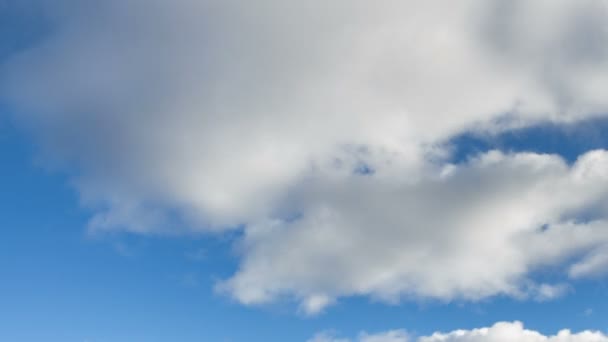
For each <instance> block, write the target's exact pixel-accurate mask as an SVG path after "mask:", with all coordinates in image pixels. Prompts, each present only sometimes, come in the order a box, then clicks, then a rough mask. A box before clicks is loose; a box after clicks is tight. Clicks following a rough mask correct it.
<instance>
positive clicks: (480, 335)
mask: <svg viewBox="0 0 608 342" xmlns="http://www.w3.org/2000/svg"><path fill="white" fill-rule="evenodd" d="M418 341H419V342H477V341H479V342H481V341H484V342H507V341H521V342H537V341H538V342H541V341H542V342H603V341H608V336H606V335H604V334H602V333H601V332H598V331H583V332H580V333H572V332H571V331H570V330H561V331H560V332H558V333H557V335H553V336H545V335H543V334H541V333H539V332H537V331H533V330H527V329H524V326H523V324H521V323H520V322H513V323H508V322H501V323H496V324H495V325H493V326H492V327H490V328H482V329H473V330H456V331H453V332H450V333H447V334H443V333H435V334H433V335H432V336H428V337H421V338H420V339H419V340H418Z"/></svg>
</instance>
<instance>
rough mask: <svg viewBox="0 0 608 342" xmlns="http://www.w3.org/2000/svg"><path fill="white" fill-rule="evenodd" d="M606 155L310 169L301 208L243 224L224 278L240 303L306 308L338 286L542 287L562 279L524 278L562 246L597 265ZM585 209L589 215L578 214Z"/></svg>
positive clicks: (347, 289) (494, 156)
mask: <svg viewBox="0 0 608 342" xmlns="http://www.w3.org/2000/svg"><path fill="white" fill-rule="evenodd" d="M606 167H608V152H606V151H593V152H589V153H587V154H585V155H583V156H581V157H580V158H579V159H578V160H577V161H576V163H574V164H573V165H572V166H568V165H566V164H565V163H564V161H563V160H562V159H561V158H559V157H556V156H551V155H538V154H532V153H520V154H512V155H505V154H503V153H500V152H497V151H492V152H488V153H486V154H483V155H481V156H479V157H477V158H475V159H472V160H470V161H469V162H467V163H465V164H460V165H451V164H450V165H444V166H443V167H442V168H439V169H437V170H427V172H425V173H424V174H423V175H420V176H419V178H418V179H415V180H412V179H407V180H403V179H401V178H399V177H398V176H397V177H396V176H395V174H396V173H397V172H394V173H393V172H391V171H392V170H390V167H388V166H386V167H383V168H381V169H380V170H379V171H377V173H376V174H374V175H373V177H369V176H363V175H362V176H359V177H352V176H350V175H345V174H343V173H340V172H339V171H335V170H333V169H330V170H326V171H322V170H319V171H318V173H319V174H318V175H314V176H311V177H310V178H309V179H307V180H306V181H305V182H303V185H302V186H301V188H299V189H297V190H296V189H294V190H293V191H292V193H291V199H292V200H294V201H298V204H297V205H296V207H298V208H301V209H303V212H304V213H305V214H304V215H303V216H302V217H300V218H298V219H295V220H291V221H282V220H274V221H270V222H267V223H260V224H258V225H255V226H252V227H250V228H249V229H247V230H246V232H245V233H246V234H245V237H244V241H243V245H242V246H241V247H242V251H243V255H244V256H243V262H242V263H241V269H240V270H239V272H237V274H236V275H235V276H234V277H233V278H232V279H230V280H229V281H228V282H227V283H225V284H223V288H226V289H228V290H229V291H231V292H232V293H233V294H234V295H235V296H236V297H237V298H238V299H239V300H240V301H242V302H244V303H264V302H266V301H270V300H272V299H274V298H277V297H280V296H281V295H284V294H295V295H296V296H297V297H298V298H299V299H300V300H301V303H302V309H303V310H304V311H305V312H309V313H315V312H317V311H319V310H321V309H322V308H323V307H324V306H325V305H327V304H329V303H331V302H332V301H333V300H334V299H335V298H336V297H339V296H344V295H372V296H373V297H376V298H377V299H380V300H385V301H389V302H398V301H399V299H401V298H402V297H406V298H407V297H413V298H420V297H427V298H428V297H430V298H439V299H444V300H450V299H453V298H463V299H469V300H477V299H481V298H484V297H487V296H492V295H496V294H506V295H510V296H514V297H534V298H536V299H539V300H545V299H551V298H553V297H555V296H559V295H560V294H562V293H563V292H564V291H565V290H567V288H565V287H564V286H563V285H561V286H560V285H549V284H533V283H531V282H530V281H529V279H526V278H527V275H528V274H529V273H531V272H533V271H535V270H538V269H540V268H541V267H543V266H553V267H555V266H560V265H561V264H562V263H563V262H565V261H566V260H570V259H572V258H575V260H580V261H579V262H577V263H575V264H574V265H573V266H571V268H570V274H571V275H579V274H581V272H583V270H588V271H589V272H591V273H593V272H594V270H595V271H597V268H594V265H596V264H597V261H596V260H597V258H598V255H601V254H598V253H602V251H603V250H604V248H605V246H606V243H607V242H608V221H605V220H604V219H603V218H604V217H606V213H608V212H607V211H606V209H607V208H605V205H604V204H603V203H606V199H608V175H607V174H606V173H605V170H606ZM324 172H327V173H329V174H324ZM602 205H603V206H604V207H602ZM591 207H594V208H595V211H594V212H593V213H592V212H590V211H589V208H591ZM583 214H586V215H592V214H593V215H595V216H589V219H590V221H588V222H580V221H577V219H578V218H579V217H581V216H582V215H583ZM589 251H591V253H590V254H587V253H589ZM587 255H588V257H586V256H587ZM580 258H582V259H580ZM599 266H601V264H600V265H599ZM588 268H589V269H588Z"/></svg>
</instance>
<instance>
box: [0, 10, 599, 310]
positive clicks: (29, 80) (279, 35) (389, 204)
mask: <svg viewBox="0 0 608 342" xmlns="http://www.w3.org/2000/svg"><path fill="white" fill-rule="evenodd" d="M32 7H35V8H36V11H35V12H36V15H40V13H43V15H44V16H46V18H47V19H48V22H49V27H51V28H52V29H50V30H49V33H48V35H47V36H46V37H44V39H41V41H39V42H37V43H32V44H31V46H30V47H29V48H28V49H25V50H23V51H21V52H19V53H15V54H14V55H13V56H11V57H10V58H9V59H7V60H6V61H4V62H3V64H2V68H1V70H0V73H1V74H0V80H1V81H0V96H1V97H2V100H3V101H5V102H6V103H8V104H10V106H11V107H12V108H14V109H15V112H16V118H17V120H18V121H20V122H22V124H23V125H24V127H27V128H28V129H29V130H30V131H31V134H32V135H33V136H34V137H36V139H38V141H39V142H40V146H42V148H43V150H44V156H45V158H46V159H47V161H48V163H50V164H52V165H57V166H58V167H60V168H62V169H63V170H67V172H69V173H70V174H71V175H73V181H74V184H75V185H76V186H77V188H78V189H79V191H80V192H81V195H82V201H83V203H84V205H86V206H89V207H91V208H93V209H95V211H96V214H95V216H94V217H93V219H92V220H91V223H90V229H91V230H93V231H107V230H129V231H134V232H141V233H158V232H176V231H178V232H179V231H181V232H183V231H209V230H215V231H221V230H226V229H234V228H235V227H242V226H245V227H246V228H244V230H245V231H244V235H245V237H244V239H243V241H241V243H240V245H241V246H240V250H241V252H242V253H243V254H242V258H243V262H242V264H241V267H240V269H239V270H238V272H237V273H236V274H235V275H234V277H232V278H231V279H229V280H227V281H226V282H225V283H223V284H222V285H221V286H220V288H221V289H223V290H225V291H227V292H228V293H230V294H232V295H233V296H234V297H235V298H237V299H238V300H239V301H241V302H243V303H264V302H268V301H271V300H273V299H275V298H277V297H279V296H282V295H285V294H287V295H293V296H295V297H296V298H298V299H299V300H301V303H302V308H303V310H305V311H306V312H317V311H319V310H322V308H323V307H325V306H326V305H328V304H330V303H332V302H333V301H334V300H335V299H336V298H338V297H340V296H344V295H351V294H369V295H372V296H375V297H379V298H381V299H383V300H388V301H393V300H398V299H399V298H401V297H403V296H423V297H432V298H441V299H450V298H456V297H459V298H465V299H479V298H483V297H485V296H489V295H494V294H507V295H512V296H517V297H525V296H534V297H538V298H539V299H543V298H551V297H554V296H556V295H558V294H560V293H562V292H563V291H564V290H563V289H564V288H566V287H564V286H563V285H561V284H535V283H534V282H531V281H529V280H528V277H527V276H528V274H529V273H530V272H531V271H533V270H535V269H537V268H538V267H542V266H548V265H549V266H557V265H559V264H560V263H561V262H562V261H564V260H565V259H566V258H568V257H576V256H580V255H579V254H580V253H582V252H583V251H584V250H587V249H592V250H593V251H594V252H593V254H592V255H590V256H589V257H588V258H587V257H585V256H583V258H582V259H580V260H579V263H577V264H575V265H572V267H571V269H570V270H569V273H570V276H572V277H579V276H584V275H587V274H589V273H595V272H596V271H597V269H598V268H601V267H603V265H604V264H605V262H604V259H605V258H604V257H603V256H602V255H603V254H602V252H601V251H602V249H601V248H602V247H601V245H602V244H603V242H604V241H605V235H606V233H605V231H606V229H604V226H605V223H604V221H603V218H604V216H603V213H604V208H602V207H601V205H600V203H602V200H603V199H604V195H605V194H604V192H605V188H606V184H605V183H606V182H605V177H604V176H603V171H602V170H605V168H602V166H603V165H606V157H605V153H604V152H601V151H598V152H594V153H590V154H588V155H585V156H584V157H581V159H580V160H579V161H578V162H577V163H576V164H575V165H574V166H572V167H569V166H567V165H565V164H564V163H563V161H561V160H560V159H559V158H557V157H554V156H544V155H532V154H521V155H502V154H500V153H497V152H491V153H487V154H484V155H482V156H479V157H478V158H476V159H473V160H471V161H469V162H467V163H465V164H462V165H446V164H445V162H444V160H445V159H444V157H445V156H446V154H447V153H449V149H446V148H443V147H442V146H443V143H444V142H445V141H446V140H449V138H450V137H451V136H453V135H454V134H457V133H459V132H463V131H466V130H506V129H510V128H512V127H515V126H524V125H531V124H535V123H538V122H540V121H544V120H545V121H546V120H552V121H574V120H578V119H582V118H587V117H590V116H594V115H599V114H598V113H605V112H607V109H608V99H607V98H606V96H605V94H604V93H605V89H606V88H607V87H608V58H606V57H607V54H608V51H607V49H606V48H605V47H606V46H608V44H607V43H608V30H607V29H606V25H607V24H606V23H607V22H608V21H607V20H606V19H607V18H608V14H607V7H606V3H605V2H604V1H600V0H581V1H568V0H537V1H524V0H517V1H508V0H491V1H487V0H458V1H450V2H445V1H440V0H430V1H425V2H420V1H402V0H400V1H398V0H386V1H382V2H380V3H378V2H374V3H372V2H369V1H364V0H348V1H346V0H337V1H332V2H330V3H328V2H327V1H320V0H313V1H301V2H294V1H291V2H284V1H278V0H261V1H256V2H255V3H253V2H250V1H244V0H221V1H220V0H202V1H194V0H177V1H164V0H131V1H122V0H108V1H103V2H99V1H71V0H63V1H59V2H54V3H53V5H52V6H51V5H49V4H48V3H47V2H45V1H32ZM589 208H591V209H592V210H591V211H592V212H593V213H594V214H597V216H596V217H594V218H595V220H594V221H593V222H578V221H577V218H578V216H577V215H578V214H580V213H582V212H585V213H587V212H588V211H589V210H590V209H589Z"/></svg>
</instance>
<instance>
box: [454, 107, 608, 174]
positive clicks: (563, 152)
mask: <svg viewBox="0 0 608 342" xmlns="http://www.w3.org/2000/svg"><path fill="white" fill-rule="evenodd" d="M446 144H447V145H449V146H451V147H452V148H453V153H452V156H451V160H450V162H453V163H460V162H463V161H465V160H466V159H467V158H469V157H471V156H474V155H477V154H479V153H483V152H486V151H489V150H500V151H503V152H535V153H547V154H557V155H560V156H561V157H562V158H564V159H565V160H566V161H567V162H568V163H573V162H574V161H575V160H576V158H577V157H578V156H580V155H581V154H583V153H585V152H587V151H590V150H594V149H604V148H608V119H605V118H596V119H590V120H586V121H581V122H578V123H574V124H556V123H543V124H540V125H536V126H533V127H529V128H523V129H516V130H512V131H507V132H503V133H500V134H496V135H492V134H484V133H476V132H467V133H463V134H460V135H457V136H455V137H452V138H451V139H449V140H448V141H447V143H446Z"/></svg>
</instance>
